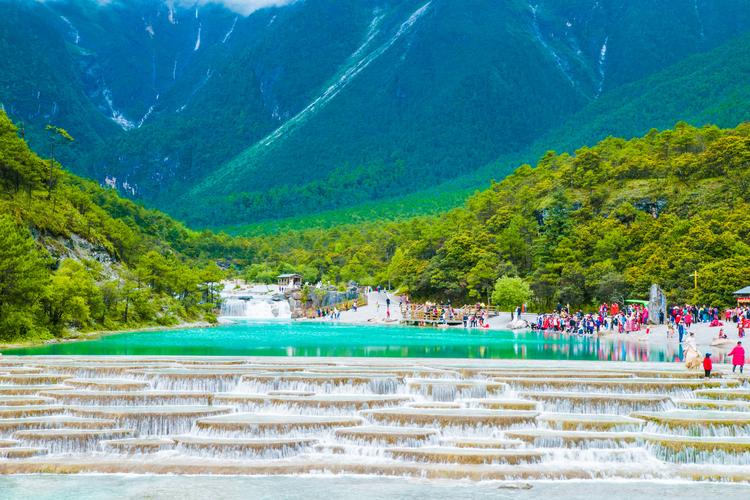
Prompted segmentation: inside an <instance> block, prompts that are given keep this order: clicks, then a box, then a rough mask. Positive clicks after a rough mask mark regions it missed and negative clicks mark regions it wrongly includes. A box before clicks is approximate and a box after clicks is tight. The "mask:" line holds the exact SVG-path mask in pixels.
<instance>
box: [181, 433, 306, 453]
mask: <svg viewBox="0 0 750 500" xmlns="http://www.w3.org/2000/svg"><path fill="white" fill-rule="evenodd" d="M174 440H175V442H176V443H177V447H178V450H184V451H188V452H190V451H194V452H195V451H197V452H200V455H201V456H205V455H208V456H219V457H228V458H286V457H289V456H291V455H296V454H298V453H299V452H300V451H301V450H303V449H305V448H309V447H311V446H313V445H314V444H315V443H317V440H316V439H310V438H286V439H285V438H271V439H263V438H254V439H241V438H214V437H210V438H209V437H200V436H175V437H174Z"/></svg>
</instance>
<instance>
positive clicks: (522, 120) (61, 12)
mask: <svg viewBox="0 0 750 500" xmlns="http://www.w3.org/2000/svg"><path fill="white" fill-rule="evenodd" d="M230 4H232V5H238V3H237V2H230ZM243 5H244V4H243ZM258 5H270V6H269V7H267V8H262V9H259V10H254V11H252V12H249V11H248V10H247V9H245V10H241V11H237V9H236V8H235V9H234V10H232V9H230V8H227V7H225V6H223V5H222V4H221V3H205V2H198V3H190V2H165V1H162V0H138V1H128V2H124V1H112V2H106V3H100V2H95V1H94V0H59V1H55V2H44V3H40V2H35V1H31V0H28V1H26V0H21V1H0V14H2V15H1V16H0V51H1V52H2V53H3V54H4V55H5V56H7V57H4V58H2V60H0V102H2V104H3V106H4V108H5V109H6V110H7V111H8V112H9V114H10V115H11V116H12V117H13V119H14V120H16V121H23V122H24V123H25V124H26V127H27V134H28V137H29V138H30V140H31V143H32V145H34V146H35V147H36V148H37V149H41V150H43V149H44V148H45V147H46V144H45V143H44V140H43V138H42V137H43V135H42V134H41V133H40V130H41V128H42V127H43V125H44V124H46V123H48V122H53V123H56V124H58V125H61V126H65V127H66V128H68V129H69V130H70V131H71V133H72V134H73V135H74V136H75V137H76V138H77V141H76V146H75V147H74V148H72V149H71V152H70V155H69V157H68V158H69V159H72V158H75V161H74V162H67V164H68V165H69V166H70V168H72V169H73V170H74V171H76V172H77V173H81V174H84V175H86V176H89V177H91V178H94V179H96V180H97V181H99V182H101V183H107V184H110V185H112V186H115V187H117V189H118V190H120V192H122V193H124V194H127V195H128V196H131V197H136V198H140V199H144V200H146V201H147V202H149V203H152V204H156V205H157V206H159V207H162V208H165V209H167V210H169V211H170V212H171V213H174V214H177V215H179V216H180V217H182V218H184V219H187V220H190V221H191V222H194V223H199V224H222V223H229V222H246V221H250V220H259V219H264V218H272V217H278V216H285V215H293V214H298V213H310V212H315V211H319V210H323V209H328V208H336V207H341V206H350V205H352V204H357V203H360V202H364V201H368V200H373V199H381V198H384V197H388V196H394V195H401V194H406V193H410V192H414V191H417V190H420V189H423V188H425V187H429V186H433V185H435V184H439V183H441V182H444V181H446V180H449V179H452V178H456V177H460V176H462V175H464V174H467V173H471V172H473V171H475V170H476V169H478V168H480V167H482V166H483V165H485V164H487V163H488V162H490V161H492V160H493V159H495V158H498V157H501V156H503V155H508V154H515V153H518V152H521V151H524V150H525V149H526V148H528V147H529V146H530V145H531V144H533V143H534V142H535V141H536V140H538V139H539V138H540V137H544V135H545V134H547V133H549V132H550V131H552V130H555V129H556V128H557V127H559V126H561V125H563V124H565V122H566V120H567V119H568V118H569V117H570V116H571V115H573V114H575V113H578V112H582V111H585V110H588V109H590V108H591V107H592V106H594V107H593V109H594V111H592V113H593V114H595V117H594V118H593V119H594V120H595V119H600V118H601V117H600V116H599V114H596V113H597V111H596V110H598V109H601V108H602V107H599V108H597V107H596V106H595V104H596V103H597V102H599V101H600V100H604V99H605V98H610V96H615V97H617V96H622V97H620V98H621V99H627V98H628V94H627V93H619V94H618V93H617V92H618V90H619V89H621V88H623V87H624V86H627V85H633V84H637V83H638V82H641V81H644V80H645V79H648V78H649V77H652V76H653V75H655V74H658V72H660V71H662V70H665V69H666V68H669V67H671V66H673V65H675V64H679V63H680V62H681V61H683V60H685V58H687V57H689V56H691V55H693V54H699V53H704V52H707V51H709V50H711V49H715V48H716V47H720V46H722V44H725V43H728V42H731V40H732V39H735V38H737V37H738V36H741V35H742V34H743V33H745V32H746V31H747V26H748V25H750V4H748V3H747V2H744V1H741V0H727V1H725V2H708V1H701V0H666V1H662V2H658V3H655V2H651V1H646V0H634V1H632V0H631V1H626V0H599V1H594V0H577V1H574V2H558V1H552V0H538V1H535V2H527V1H522V0H512V1H505V2H491V1H489V0H471V1H468V2H453V1H449V0H392V1H381V0H362V1H358V2H338V1H334V0H307V1H304V2H303V1H278V2H276V1H273V2H267V3H263V2H260V3H258ZM737 78H741V76H737ZM662 104H663V103H661V102H659V101H658V100H656V101H654V102H650V103H649V105H650V106H653V107H654V108H656V109H658V108H660V106H662ZM615 105H616V104H612V103H610V104H609V105H608V106H607V107H606V108H607V109H611V108H612V107H613V106H615ZM707 105H708V104H707ZM600 114H601V113H600ZM632 119H633V120H635V118H632ZM725 125H728V124H725Z"/></svg>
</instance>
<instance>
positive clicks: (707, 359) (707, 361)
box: [703, 352, 713, 378]
mask: <svg viewBox="0 0 750 500" xmlns="http://www.w3.org/2000/svg"><path fill="white" fill-rule="evenodd" d="M712 368H713V363H712V362H711V353H710V352H707V353H706V357H705V358H703V371H705V372H706V378H710V377H711V369H712Z"/></svg>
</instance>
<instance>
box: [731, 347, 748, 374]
mask: <svg viewBox="0 0 750 500" xmlns="http://www.w3.org/2000/svg"><path fill="white" fill-rule="evenodd" d="M727 356H732V373H734V370H735V368H737V367H738V366H739V367H740V373H742V367H743V366H744V365H745V348H744V347H742V342H737V345H736V346H734V349H732V350H731V351H729V354H727Z"/></svg>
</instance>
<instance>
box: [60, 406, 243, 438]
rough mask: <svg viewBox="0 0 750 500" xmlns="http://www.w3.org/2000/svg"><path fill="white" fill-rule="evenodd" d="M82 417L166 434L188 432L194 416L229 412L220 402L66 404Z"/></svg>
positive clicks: (154, 433)
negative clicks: (113, 421) (202, 403)
mask: <svg viewBox="0 0 750 500" xmlns="http://www.w3.org/2000/svg"><path fill="white" fill-rule="evenodd" d="M68 411H69V412H70V413H71V414H73V415H78V416H82V417H97V418H106V419H112V420H115V421H117V422H118V423H119V424H120V425H122V426H124V427H128V428H132V429H135V430H137V431H138V432H139V433H141V434H146V435H170V434H179V433H184V432H188V431H189V430H190V429H191V428H192V427H193V424H194V422H195V420H196V419H198V418H203V417H208V416H212V415H224V414H228V413H231V412H232V411H233V410H232V408H228V407H221V406H187V405H186V406H98V407H97V406H90V407H82V406H76V407H70V408H69V409H68Z"/></svg>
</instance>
